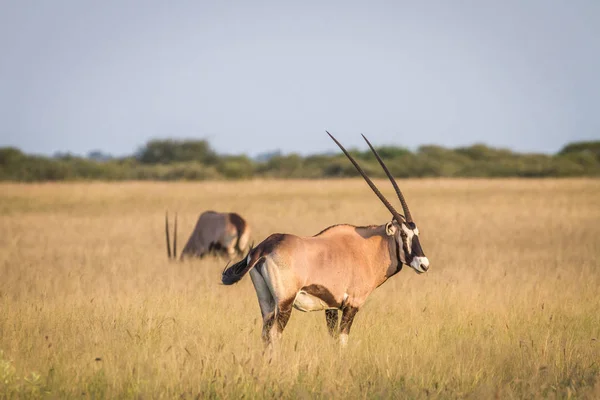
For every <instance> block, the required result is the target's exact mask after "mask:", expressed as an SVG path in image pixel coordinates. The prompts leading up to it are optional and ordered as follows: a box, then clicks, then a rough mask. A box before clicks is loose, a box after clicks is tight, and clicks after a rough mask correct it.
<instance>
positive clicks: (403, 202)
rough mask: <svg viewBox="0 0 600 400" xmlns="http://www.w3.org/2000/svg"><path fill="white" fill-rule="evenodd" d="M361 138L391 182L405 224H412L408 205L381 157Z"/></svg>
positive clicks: (369, 143) (366, 140) (364, 137)
mask: <svg viewBox="0 0 600 400" xmlns="http://www.w3.org/2000/svg"><path fill="white" fill-rule="evenodd" d="M361 136H362V137H363V139H365V142H367V144H368V145H369V147H370V148H371V151H372V152H373V154H375V158H377V161H379V165H381V168H383V170H384V171H385V174H386V175H387V177H388V178H389V179H390V182H392V185H393V186H394V190H396V195H398V199H399V200H400V203H402V209H403V210H404V215H405V216H406V222H413V219H412V216H411V215H410V211H409V209H408V204H406V200H404V196H403V195H402V192H401V191H400V188H399V187H398V184H397V183H396V180H395V179H394V177H393V176H392V174H391V173H390V171H389V170H388V168H387V167H386V166H385V163H384V162H383V160H382V159H381V157H379V154H377V151H376V150H375V148H374V147H373V145H371V142H369V139H367V138H366V136H365V135H363V134H361Z"/></svg>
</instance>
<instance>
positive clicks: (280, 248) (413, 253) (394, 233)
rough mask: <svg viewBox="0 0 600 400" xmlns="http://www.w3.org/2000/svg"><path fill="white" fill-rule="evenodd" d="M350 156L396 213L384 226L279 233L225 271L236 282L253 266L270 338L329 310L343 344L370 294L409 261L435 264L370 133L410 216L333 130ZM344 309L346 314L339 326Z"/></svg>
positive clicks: (420, 266) (418, 265)
mask: <svg viewBox="0 0 600 400" xmlns="http://www.w3.org/2000/svg"><path fill="white" fill-rule="evenodd" d="M327 134H328V135H329V136H330V137H331V138H332V139H333V141H334V142H335V143H336V144H337V145H338V146H339V147H340V149H342V151H343V152H344V154H346V157H348V159H349V160H350V161H351V162H352V164H353V165H354V166H355V167H356V169H357V170H358V172H359V173H360V174H361V175H362V177H363V178H364V179H365V181H366V182H367V184H368V185H369V186H370V187H371V189H372V190H373V192H375V194H376V195H377V197H379V199H380V200H381V202H382V203H383V204H384V205H385V206H386V207H387V209H388V210H389V211H390V213H391V214H392V220H391V221H390V222H388V223H386V224H384V225H378V226H353V225H334V226H330V227H328V228H326V229H324V230H323V231H322V232H321V233H319V234H317V235H315V236H312V237H299V236H295V235H289V234H281V233H275V234H272V235H271V236H269V237H268V238H267V239H265V240H264V241H263V242H262V243H260V244H259V245H258V246H256V247H255V248H253V249H250V251H249V252H248V255H247V256H246V257H245V258H244V259H243V260H241V261H240V262H238V263H236V264H234V265H232V266H231V267H229V268H226V269H225V270H224V271H223V275H222V278H221V279H222V282H223V283H224V284H225V285H231V284H234V283H236V282H238V281H239V280H240V279H242V277H243V276H244V275H245V274H246V273H247V272H248V271H249V272H250V278H251V279H252V283H253V284H254V288H255V289H256V295H257V296H258V303H259V306H260V311H261V313H262V318H263V330H262V338H263V340H264V342H265V344H266V345H272V344H273V343H274V342H276V341H277V340H278V339H279V337H280V336H281V333H282V332H283V330H284V328H285V326H286V324H287V322H288V320H289V318H290V314H291V312H292V307H294V308H296V309H298V310H300V311H320V310H325V317H326V322H327V328H328V330H329V333H330V334H331V335H332V336H333V337H339V341H340V343H341V345H342V346H345V345H346V344H347V343H348V334H349V333H350V327H351V326H352V322H353V321H354V317H355V316H356V313H357V312H358V310H360V308H361V307H362V305H363V304H364V303H365V300H366V299H367V297H368V296H369V294H370V293H371V292H372V291H373V290H375V288H377V287H378V286H380V285H381V284H383V283H384V282H385V281H386V280H388V279H389V278H390V277H392V276H394V275H395V274H397V273H398V272H399V271H400V270H401V269H402V265H403V264H406V265H408V266H410V267H411V268H413V269H414V270H415V271H416V272H417V273H418V274H421V273H424V272H426V271H427V270H428V269H429V260H428V259H427V257H425V254H424V253H423V249H422V248H421V244H420V242H419V230H418V229H417V226H416V225H415V223H414V221H413V218H412V216H411V214H410V211H409V209H408V205H407V204H406V200H405V199H404V196H403V195H402V192H401V191H400V189H399V188H398V185H397V184H396V181H395V180H394V178H393V177H392V175H391V174H390V172H389V170H388V168H387V167H386V165H385V164H384V162H383V161H382V160H381V158H380V157H379V154H377V151H375V149H374V148H373V146H372V145H371V143H370V142H369V141H368V140H367V138H366V137H365V136H364V135H363V138H364V139H365V141H366V142H367V144H368V145H369V147H370V148H371V151H372V152H373V153H374V154H375V157H376V158H377V161H378V162H379V164H380V165H381V167H382V168H383V170H384V171H385V173H386V175H387V176H388V178H389V179H390V181H391V182H392V185H393V186H394V189H395V191H396V194H397V195H398V199H399V200H400V204H401V205H402V209H403V210H404V215H401V214H400V213H398V212H397V211H396V210H395V209H394V207H393V206H392V205H391V204H390V202H389V201H388V200H387V199H386V198H385V197H384V196H383V194H382V193H381V192H380V191H379V189H377V187H376V186H375V184H374V183H373V182H372V181H371V179H369V177H368V176H367V175H366V173H365V172H364V171H363V169H362V168H361V167H360V166H359V165H358V163H357V162H356V161H355V160H354V159H353V158H352V156H351V155H350V154H349V153H348V152H347V151H346V149H345V148H344V147H343V146H342V145H341V144H340V142H338V141H337V140H336V139H335V138H334V137H333V136H332V135H331V134H330V133H329V132H327ZM338 310H341V311H342V318H341V321H340V322H339V326H338Z"/></svg>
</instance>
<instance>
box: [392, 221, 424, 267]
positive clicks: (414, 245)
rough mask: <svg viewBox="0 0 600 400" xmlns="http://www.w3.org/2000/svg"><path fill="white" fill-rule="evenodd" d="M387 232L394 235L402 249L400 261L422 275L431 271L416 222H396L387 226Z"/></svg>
mask: <svg viewBox="0 0 600 400" xmlns="http://www.w3.org/2000/svg"><path fill="white" fill-rule="evenodd" d="M386 231H387V232H388V234H389V235H393V236H394V238H395V240H396V242H397V244H398V248H399V249H400V261H401V262H402V263H403V264H406V265H408V266H409V267H411V268H412V269H414V270H415V272H416V273H418V274H422V273H424V272H427V270H428V269H429V260H428V259H427V257H426V256H425V253H424V252H423V248H422V247H421V242H419V228H417V225H416V224H415V223H414V222H405V221H401V222H400V223H398V222H397V221H396V220H394V221H392V222H389V223H388V224H387V225H386Z"/></svg>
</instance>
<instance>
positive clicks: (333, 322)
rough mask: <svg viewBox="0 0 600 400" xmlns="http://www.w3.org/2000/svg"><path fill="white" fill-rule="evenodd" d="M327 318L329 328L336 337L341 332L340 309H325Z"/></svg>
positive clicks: (330, 332)
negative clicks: (338, 329) (339, 330)
mask: <svg viewBox="0 0 600 400" xmlns="http://www.w3.org/2000/svg"><path fill="white" fill-rule="evenodd" d="M325 320H326V321H327V330H328V331H329V334H330V335H331V336H332V337H334V338H335V337H336V336H337V335H338V334H339V332H338V331H337V327H338V310H325Z"/></svg>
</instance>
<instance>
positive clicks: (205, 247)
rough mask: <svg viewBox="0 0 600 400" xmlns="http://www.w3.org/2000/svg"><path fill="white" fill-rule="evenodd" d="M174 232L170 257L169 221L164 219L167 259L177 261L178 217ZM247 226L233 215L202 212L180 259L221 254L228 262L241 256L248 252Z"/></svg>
mask: <svg viewBox="0 0 600 400" xmlns="http://www.w3.org/2000/svg"><path fill="white" fill-rule="evenodd" d="M174 225H175V226H174V232H173V253H172V254H171V243H170V239H169V217H168V215H166V216H165V233H166V237H167V255H168V256H169V258H173V259H176V258H177V214H175V224H174ZM249 238H250V226H249V225H248V223H247V222H246V220H244V218H242V217H240V216H239V214H236V213H218V212H215V211H206V212H203V213H202V214H201V215H200V217H199V218H198V222H197V223H196V227H195V228H194V231H193V232H192V234H191V235H190V238H189V239H188V241H187V243H186V245H185V247H184V248H183V251H182V252H181V257H180V259H183V258H184V257H199V258H202V257H204V256H205V255H206V254H209V253H214V254H223V255H227V256H228V257H229V258H230V259H231V258H233V257H235V256H236V254H239V255H240V256H242V255H243V254H244V252H245V251H246V250H247V249H248V240H249Z"/></svg>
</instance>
